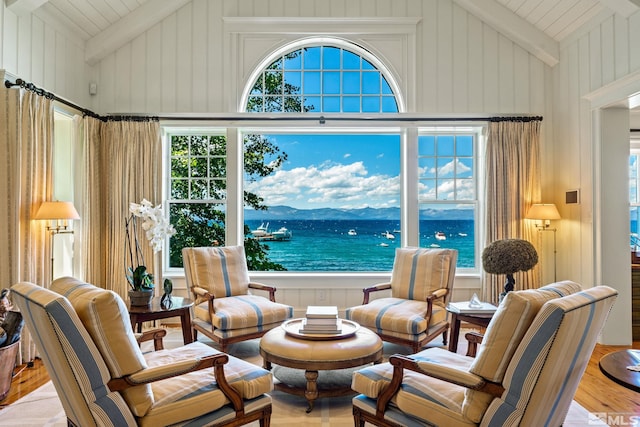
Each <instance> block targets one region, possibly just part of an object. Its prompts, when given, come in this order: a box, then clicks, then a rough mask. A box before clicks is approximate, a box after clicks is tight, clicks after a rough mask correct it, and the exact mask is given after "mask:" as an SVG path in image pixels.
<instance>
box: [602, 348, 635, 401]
mask: <svg viewBox="0 0 640 427" xmlns="http://www.w3.org/2000/svg"><path fill="white" fill-rule="evenodd" d="M639 362H640V350H619V351H614V352H613V353H609V354H606V355H604V356H602V358H601V359H600V363H599V365H600V370H601V371H602V373H603V374H605V375H606V376H607V377H608V378H610V379H612V380H613V381H615V382H617V383H618V384H620V385H622V386H624V387H626V388H629V389H631V390H633V391H636V392H640V372H636V371H631V370H629V369H627V366H632V365H637V364H638V363H639Z"/></svg>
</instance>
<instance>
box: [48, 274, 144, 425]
mask: <svg viewBox="0 0 640 427" xmlns="http://www.w3.org/2000/svg"><path fill="white" fill-rule="evenodd" d="M51 290H52V291H54V292H57V293H59V294H61V295H63V296H65V297H66V298H67V299H68V300H69V302H70V303H71V305H72V306H73V308H74V309H75V311H76V313H77V314H78V317H79V318H80V321H81V322H82V324H83V325H84V327H85V328H86V330H87V332H89V335H91V338H92V339H93V342H94V343H95V344H96V347H98V350H99V351H100V354H101V355H102V357H103V359H104V361H105V363H106V364H107V367H108V368H109V372H110V373H111V376H112V378H120V377H123V376H125V375H129V374H133V373H136V372H138V371H140V370H142V369H145V368H146V367H147V364H146V362H145V359H144V356H143V354H142V351H141V350H140V347H139V345H138V343H137V341H136V338H135V335H134V333H133V328H132V327H131V323H130V322H129V312H128V310H127V307H126V305H125V304H124V301H122V298H120V296H119V295H118V294H116V293H115V292H113V291H109V290H106V289H102V288H98V287H96V286H93V285H90V284H88V283H84V282H82V281H80V280H77V279H74V278H71V277H64V278H61V279H57V280H55V281H53V282H52V283H51ZM122 395H123V397H124V399H125V400H126V401H127V403H128V405H129V407H130V408H131V411H132V412H133V413H134V414H135V415H136V416H142V415H144V414H146V413H147V411H148V410H149V409H150V408H151V406H152V405H153V395H152V393H151V387H150V386H149V385H140V386H135V387H130V388H128V389H126V390H124V391H123V392H122Z"/></svg>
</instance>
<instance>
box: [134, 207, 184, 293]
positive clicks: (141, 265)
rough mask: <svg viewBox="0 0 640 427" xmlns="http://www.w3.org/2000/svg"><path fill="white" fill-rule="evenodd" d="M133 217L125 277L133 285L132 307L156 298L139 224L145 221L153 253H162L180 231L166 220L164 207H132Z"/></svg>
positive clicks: (143, 225)
mask: <svg viewBox="0 0 640 427" xmlns="http://www.w3.org/2000/svg"><path fill="white" fill-rule="evenodd" d="M129 212H130V215H129V217H128V218H127V221H126V222H125V232H126V239H125V258H126V260H125V265H126V272H125V276H126V278H127V281H128V282H129V286H130V288H131V289H130V290H129V299H130V302H131V305H132V306H140V305H149V304H150V303H151V299H152V298H153V293H154V292H153V290H154V287H155V285H154V283H153V274H152V273H151V272H149V271H148V270H147V266H146V264H145V261H144V255H143V253H142V249H141V247H140V244H139V242H138V221H139V220H140V221H142V224H141V226H142V229H143V230H144V232H145V236H146V237H147V240H148V241H149V244H150V245H151V247H152V248H153V253H154V254H155V253H157V252H159V251H160V250H162V245H163V244H164V240H165V239H166V238H167V237H170V236H172V235H173V234H175V232H176V230H175V229H174V228H173V226H172V225H171V224H170V223H169V221H168V219H167V218H165V216H164V214H163V212H162V206H161V205H158V206H155V207H154V206H153V205H152V204H151V202H149V201H148V200H146V199H143V200H142V202H141V203H140V204H138V203H131V204H130V206H129Z"/></svg>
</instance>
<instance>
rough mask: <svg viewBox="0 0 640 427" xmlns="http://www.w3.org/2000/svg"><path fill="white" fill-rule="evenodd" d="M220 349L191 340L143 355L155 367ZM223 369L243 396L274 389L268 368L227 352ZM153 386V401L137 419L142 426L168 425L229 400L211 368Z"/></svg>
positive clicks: (212, 408)
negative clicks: (174, 347) (148, 408)
mask: <svg viewBox="0 0 640 427" xmlns="http://www.w3.org/2000/svg"><path fill="white" fill-rule="evenodd" d="M219 353H220V352H219V351H218V350H216V349H214V348H211V347H210V346H208V345H206V344H203V343H201V342H193V343H191V344H188V345H185V346H182V347H179V348H177V349H171V350H160V351H153V352H149V353H145V355H144V356H145V359H146V362H147V364H148V365H149V367H155V366H162V365H165V364H169V363H175V362H179V361H181V360H193V359H194V358H196V357H203V356H207V355H211V354H219ZM224 371H225V377H226V379H227V381H228V382H229V384H230V385H231V387H233V388H234V389H235V390H236V391H238V393H240V396H241V397H242V398H243V399H244V400H250V399H256V398H259V397H260V396H262V395H263V394H265V393H269V392H270V391H271V390H272V389H273V377H272V374H271V372H269V371H267V370H265V369H262V368H260V367H259V366H256V365H254V364H252V363H249V362H245V361H243V360H241V359H238V358H235V357H233V356H229V362H228V363H227V364H226V365H224ZM152 389H153V396H154V402H155V404H154V406H153V408H151V410H150V411H149V412H148V414H146V416H145V417H143V418H142V419H141V420H140V421H141V422H140V424H141V425H143V426H158V425H171V424H173V423H177V422H179V421H182V420H185V419H186V418H187V415H188V416H189V417H190V418H191V417H198V416H201V415H204V414H206V413H209V412H212V411H214V410H216V409H219V408H222V407H223V406H224V405H227V404H228V403H229V402H228V401H227V399H226V398H225V396H224V395H223V393H222V391H221V390H220V389H219V388H218V385H217V382H216V378H215V375H214V370H213V368H211V369H203V370H199V371H195V372H191V373H188V374H186V375H180V376H178V377H173V378H169V379H166V380H162V381H157V382H154V383H153V384H152ZM231 409H232V408H231ZM231 414H233V411H232V412H231Z"/></svg>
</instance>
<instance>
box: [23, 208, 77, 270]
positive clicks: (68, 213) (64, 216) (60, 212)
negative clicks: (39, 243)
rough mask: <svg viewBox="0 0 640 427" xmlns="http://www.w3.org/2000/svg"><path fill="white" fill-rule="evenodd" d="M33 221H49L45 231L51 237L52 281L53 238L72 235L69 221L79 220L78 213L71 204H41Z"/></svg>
mask: <svg viewBox="0 0 640 427" xmlns="http://www.w3.org/2000/svg"><path fill="white" fill-rule="evenodd" d="M33 219H44V220H49V221H51V222H50V224H49V225H48V226H47V231H48V232H49V233H50V236H51V237H50V250H51V280H53V242H54V240H53V237H54V236H55V235H56V234H61V233H73V230H72V229H70V228H69V220H73V219H80V215H78V211H76V208H75V207H74V206H73V203H71V202H60V201H54V202H42V204H41V205H40V207H39V208H38V212H36V215H35V216H34V217H33Z"/></svg>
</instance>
